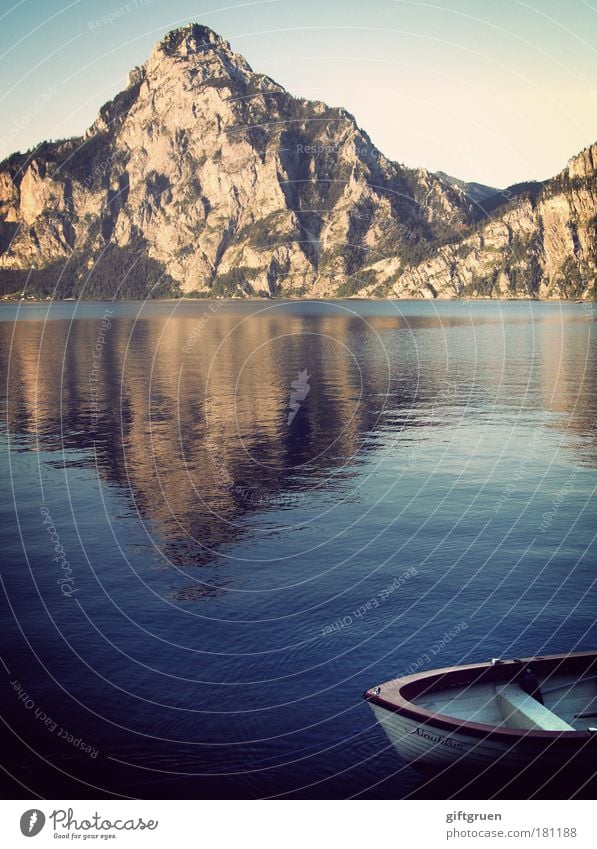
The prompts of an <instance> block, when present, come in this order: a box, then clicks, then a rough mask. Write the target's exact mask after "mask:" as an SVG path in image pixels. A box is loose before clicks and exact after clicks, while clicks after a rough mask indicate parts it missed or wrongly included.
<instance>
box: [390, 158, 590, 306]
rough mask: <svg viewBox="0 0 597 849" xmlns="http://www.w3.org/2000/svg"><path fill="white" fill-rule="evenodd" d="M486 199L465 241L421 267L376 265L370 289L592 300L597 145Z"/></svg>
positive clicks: (440, 249) (427, 294)
mask: <svg viewBox="0 0 597 849" xmlns="http://www.w3.org/2000/svg"><path fill="white" fill-rule="evenodd" d="M502 198H503V200H502ZM511 198H513V199H512V200H511ZM490 200H492V201H493V202H492V203H491V204H490V206H491V207H495V209H494V210H493V211H492V212H491V213H490V214H489V215H487V216H485V215H483V216H482V217H481V219H480V221H479V222H478V223H477V225H476V226H475V227H472V228H471V230H470V233H469V234H467V236H466V237H465V238H462V239H459V240H457V241H455V242H454V243H452V244H446V245H443V246H438V247H437V249H436V250H435V251H434V252H433V254H432V255H431V256H430V257H429V258H428V259H426V260H425V261H423V262H421V263H419V264H410V265H405V264H404V263H400V262H397V261H396V260H394V261H382V262H378V263H376V264H375V266H374V270H375V274H376V278H375V279H376V285H377V286H379V285H380V284H382V285H383V286H384V287H385V290H387V291H388V292H390V293H391V294H392V295H393V296H394V297H420V296H425V297H438V296H439V297H461V296H468V297H522V298H528V297H538V298H594V297H595V283H596V276H597V275H596V272H597V144H595V145H592V146H590V147H588V148H586V149H585V150H583V151H582V152H581V153H580V154H578V156H575V157H574V158H573V159H571V160H570V162H569V163H568V166H567V168H566V169H565V170H564V171H563V172H562V173H561V174H560V175H558V176H557V177H555V178H554V179H553V180H548V181H546V182H545V183H543V184H536V186H534V187H532V186H528V187H526V188H525V190H523V191H522V192H521V193H517V192H511V191H508V190H506V191H505V192H502V193H498V195H497V201H496V198H492V199H490Z"/></svg>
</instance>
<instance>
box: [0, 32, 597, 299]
mask: <svg viewBox="0 0 597 849" xmlns="http://www.w3.org/2000/svg"><path fill="white" fill-rule="evenodd" d="M596 150H597V146H596V145H592V146H590V147H589V148H587V149H586V150H585V151H582V152H581V153H580V154H578V155H577V157H575V158H573V160H570V163H569V165H568V169H565V170H564V171H563V172H562V173H561V174H560V175H558V176H557V177H556V178H554V180H551V181H545V183H543V184H541V187H540V188H539V189H538V191H537V192H534V190H531V189H528V188H526V187H525V188H523V189H521V190H520V191H511V190H514V188H515V187H510V190H504V191H502V192H497V193H495V192H494V193H493V194H491V192H490V187H484V186H480V188H479V190H478V191H481V194H484V193H485V194H486V196H485V197H480V196H477V197H473V196H472V194H471V195H469V194H467V191H466V186H472V185H473V184H466V183H464V182H463V181H459V180H457V179H456V178H449V177H447V175H444V174H443V173H442V174H439V175H438V174H433V173H431V172H429V171H426V170H425V169H423V168H418V169H412V168H406V167H405V166H404V165H401V164H399V163H397V162H393V161H391V160H389V159H388V158H387V157H385V156H384V154H383V153H382V152H381V151H379V150H378V149H377V148H376V147H375V145H374V144H373V143H372V142H371V139H370V138H369V136H368V135H367V133H366V132H365V131H364V130H362V129H361V128H360V127H359V126H358V125H357V123H356V121H355V119H354V117H353V116H352V115H350V113H348V112H347V111H346V110H344V109H342V108H339V107H329V106H327V105H326V104H324V103H322V102H321V101H309V100H306V99H303V98H299V97H293V96H292V95H290V94H289V93H288V92H287V91H286V90H285V89H284V88H283V87H282V86H280V85H279V84H278V83H276V82H275V81H274V80H272V79H271V78H270V77H269V76H267V75H264V74H259V73H257V72H254V71H253V70H252V68H251V66H250V65H249V64H248V63H247V62H246V60H245V59H244V57H242V56H241V55H240V54H237V53H235V52H234V51H233V50H232V48H231V47H230V45H229V43H228V42H227V41H225V40H224V39H223V38H222V37H221V36H219V35H217V34H216V33H215V32H213V31H212V30H211V29H209V28H208V27H203V26H200V25H199V24H190V25H189V26H187V27H181V28H178V29H176V30H173V31H171V32H170V33H168V34H167V35H166V36H165V37H164V38H163V39H162V40H161V41H160V42H158V44H157V45H156V46H155V48H154V50H153V51H152V53H151V55H150V57H149V58H148V60H147V61H146V62H145V63H144V65H142V66H141V67H137V68H134V69H133V70H132V71H131V72H130V74H129V80H128V85H127V87H126V88H125V89H124V90H123V91H122V92H120V93H118V94H117V95H116V96H115V97H114V98H113V99H112V100H111V101H109V102H108V103H106V104H105V105H104V106H103V107H102V108H101V109H100V112H99V115H98V117H97V119H96V120H95V122H94V123H93V124H92V126H91V127H90V128H89V129H88V130H87V131H86V133H85V134H84V135H83V136H80V137H77V138H74V139H67V140H63V141H58V142H44V143H42V144H41V145H39V146H37V147H36V148H35V149H34V150H33V151H32V152H29V153H26V154H20V153H15V154H12V155H11V156H10V157H8V158H7V159H5V160H4V161H3V162H2V163H0V291H1V292H3V293H4V294H5V295H6V294H8V295H12V294H18V293H20V292H23V291H25V292H29V293H31V294H33V295H38V296H48V295H52V296H57V297H68V296H70V297H72V296H77V297H100V296H101V297H156V296H177V295H181V294H187V295H189V294H190V295H195V296H199V297H208V296H214V297H219V296H245V297H246V296H263V297H276V296H299V297H300V296H308V297H333V296H355V295H358V296H366V297H378V296H381V297H460V296H463V295H465V296H473V297H487V296H500V297H501V296H514V297H529V296H531V297H575V298H576V297H583V298H584V297H592V296H593V294H594V286H595V269H596V250H595V245H596V243H597V237H596V235H595V200H596V181H595V172H596V170H597V169H596V167H595V166H596V162H597V154H596ZM579 157H580V158H581V159H582V162H583V163H584V164H583V166H582V167H581V166H579V167H578V168H577V170H576V171H575V173H574V176H570V175H568V177H567V178H566V177H565V176H564V175H565V174H566V173H567V172H568V170H569V169H570V168H571V167H572V166H571V163H572V162H573V161H574V160H575V159H578V158H579ZM583 157H584V158H583ZM581 172H582V173H581ZM479 185H480V184H479ZM529 185H530V184H529ZM525 186H526V184H525ZM475 191H477V189H475ZM492 199H493V200H492ZM556 201H557V202H556ZM488 203H490V204H491V203H492V204H493V207H492V208H491V213H492V215H491V217H489V218H487V217H485V218H484V217H483V214H484V213H485V210H484V209H483V205H484V204H488ZM479 210H481V212H480V211H479ZM537 210H539V211H537ZM546 222H547V224H546ZM544 236H545V238H544ZM517 239H518V242H517ZM519 242H520V244H519ZM506 260H508V261H506Z"/></svg>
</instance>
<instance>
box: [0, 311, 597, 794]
mask: <svg viewBox="0 0 597 849" xmlns="http://www.w3.org/2000/svg"><path fill="white" fill-rule="evenodd" d="M594 317H595V308H594V306H593V305H591V304H585V305H580V304H579V305H576V304H571V303H556V302H552V303H538V302H534V303H531V302H520V301H519V302H506V301H502V302H489V301H478V302H451V301H450V302H449V301H445V302H404V301H395V302H359V301H336V302H310V301H306V302H284V301H280V302H278V301H276V302H244V301H243V302H241V301H232V302H222V301H159V302H149V303H141V302H138V303H137V302H126V303H123V302H120V303H111V302H110V303H109V302H106V303H103V302H102V303H98V302H85V303H75V302H62V303H53V304H51V305H48V304H44V303H23V304H16V303H15V304H9V303H5V304H2V305H0V347H1V360H0V376H1V379H2V390H1V391H2V441H3V448H4V449H5V450H3V451H2V464H3V468H2V502H1V507H2V522H1V524H0V533H1V534H2V562H3V570H2V572H3V582H4V592H5V598H4V599H3V607H2V630H3V635H4V640H3V643H4V649H3V655H2V656H3V662H4V664H5V666H4V669H2V670H1V673H2V676H3V678H4V683H3V684H2V687H3V699H2V701H3V704H4V705H5V709H4V716H5V719H6V722H7V724H8V727H9V729H10V730H5V743H4V747H3V748H4V749H5V752H6V757H5V763H7V766H8V769H10V771H11V772H12V774H13V776H14V780H13V781H8V784H7V788H8V789H7V791H6V795H9V796H10V795H12V796H14V797H16V798H24V797H26V796H30V795H33V794H39V795H40V796H43V797H48V798H75V799H76V798H84V797H89V798H97V797H98V796H100V797H101V796H103V795H114V796H125V797H127V796H128V797H140V798H149V797H156V798H157V797H166V798H168V797H173V798H193V797H196V798H197V797H199V798H201V797H210V796H213V797H219V796H228V797H231V798H236V797H269V796H280V797H287V796H295V797H299V796H300V797H318V798H344V797H349V796H357V797H384V798H387V797H405V796H409V795H410V794H414V795H415V796H426V795H428V796H432V795H440V796H441V794H442V792H446V791H445V790H442V789H441V787H438V786H436V785H435V784H434V783H433V782H428V781H425V780H424V779H423V778H422V777H421V776H419V775H418V774H417V773H416V772H414V771H413V770H411V769H410V768H409V767H407V766H406V765H405V764H403V763H402V762H401V760H400V759H399V757H398V755H397V754H396V753H395V752H394V750H393V749H391V748H390V746H389V743H388V741H387V739H386V737H385V735H384V734H383V732H382V730H381V729H380V728H379V726H377V725H376V724H375V722H374V719H373V714H372V713H371V711H370V709H369V708H368V707H367V705H366V704H365V703H364V702H363V700H362V698H361V693H362V692H363V690H365V689H366V688H367V687H369V686H371V685H373V684H376V683H379V682H382V681H385V680H387V679H388V678H391V677H394V676H396V675H398V674H400V673H406V672H407V671H414V670H415V669H424V668H434V667H440V666H448V665H451V664H458V663H466V662H473V661H483V660H487V659H489V658H491V657H519V656H524V655H533V654H542V653H543V654H545V653H549V652H559V651H572V650H582V649H589V648H594V646H595V636H596V634H595V624H594V623H595V593H594V589H593V586H594V578H595V568H594V563H595V541H594V539H595V538H594V529H595V517H594V504H593V503H592V501H591V497H592V494H593V489H594V481H595V475H594V469H595V462H596V459H597V452H596V443H595V425H594V422H595V405H596V401H595V399H596V393H595V380H596V369H595V336H594V332H593V328H594ZM11 682H13V683H11ZM451 792H457V790H456V788H455V786H454V785H452V788H451ZM468 795H469V797H470V796H471V790H470V789H469V791H468ZM563 795H566V794H565V791H563ZM472 797H473V798H476V797H478V796H476V795H475V791H474V790H473V791H472Z"/></svg>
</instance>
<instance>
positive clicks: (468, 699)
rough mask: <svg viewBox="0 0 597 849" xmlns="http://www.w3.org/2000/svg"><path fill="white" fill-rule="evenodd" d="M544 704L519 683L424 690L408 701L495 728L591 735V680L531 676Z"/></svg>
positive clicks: (595, 718)
mask: <svg viewBox="0 0 597 849" xmlns="http://www.w3.org/2000/svg"><path fill="white" fill-rule="evenodd" d="M537 683H538V685H539V692H540V694H541V697H542V698H543V702H544V704H541V702H540V701H539V700H538V699H536V698H534V696H531V695H529V694H528V693H527V692H525V690H523V688H522V687H521V686H520V684H518V683H516V682H510V683H490V682H487V683H481V682H479V683H472V684H469V685H462V684H461V685H459V686H457V687H446V688H442V689H437V690H431V691H427V693H424V694H421V695H420V696H417V697H416V698H414V699H413V702H414V703H415V704H417V705H419V706H420V707H423V708H425V709H427V710H429V711H431V712H432V713H435V714H443V715H445V716H451V717H456V718H457V719H464V720H468V721H469V722H478V723H481V724H483V725H492V726H496V725H497V726H501V727H503V728H518V729H526V730H542V731H588V730H590V729H593V728H594V729H595V730H596V733H597V678H596V677H595V676H590V677H580V678H579V676H578V675H570V674H568V675H567V674H555V675H550V676H549V677H547V678H546V679H543V680H542V678H541V676H537Z"/></svg>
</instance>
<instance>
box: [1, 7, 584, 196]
mask: <svg viewBox="0 0 597 849" xmlns="http://www.w3.org/2000/svg"><path fill="white" fill-rule="evenodd" d="M117 12H120V14H119V16H118V17H117V18H116V19H115V20H114V21H113V22H107V21H106V20H104V21H102V20H101V19H102V18H103V16H106V15H109V14H115V13H117ZM189 21H197V22H198V23H201V24H205V25H207V26H210V27H212V29H215V30H216V32H219V33H220V35H222V36H223V37H224V38H226V39H228V40H229V41H230V42H231V44H232V47H233V48H234V49H235V50H237V51H238V52H240V53H242V54H244V56H245V57H246V58H247V60H248V61H249V63H250V64H251V65H252V66H253V68H254V69H255V70H258V71H262V72H264V73H267V74H269V75H270V76H271V77H273V78H274V79H276V80H277V81H278V82H280V83H281V84H282V85H284V86H285V87H286V88H288V89H289V90H290V91H291V92H292V93H293V94H297V95H301V96H304V97H310V98H313V99H319V100H324V101H326V102H327V103H329V104H332V105H342V106H345V107H346V108H347V109H348V110H349V111H351V112H352V113H353V114H354V115H355V116H356V118H357V121H358V122H359V124H360V125H361V126H362V127H363V128H364V129H365V130H367V132H368V133H369V134H370V135H371V137H372V139H373V141H374V142H375V143H376V144H377V145H378V147H380V148H381V150H383V152H384V153H386V154H387V155H388V156H390V157H391V158H392V159H396V160H398V161H400V162H404V163H406V164H407V165H411V166H417V165H422V166H424V167H426V168H430V169H431V170H440V169H441V170H443V171H447V172H448V173H451V174H453V175H455V176H458V177H462V178H464V179H469V180H478V181H481V182H486V183H489V184H492V185H496V186H504V185H506V184H508V183H512V182H515V181H517V180H522V179H529V178H536V179H541V178H543V177H547V176H551V175H553V174H555V173H557V171H559V170H560V169H561V168H562V167H563V166H564V165H565V163H566V160H567V159H568V158H569V157H570V156H571V155H573V154H574V153H576V152H577V151H578V150H580V149H581V148H582V147H584V146H585V145H587V144H589V143H591V142H592V141H594V140H595V139H596V138H597V47H596V45H597V0H591V2H588V1H587V0H567V2H563V0H531V2H519V0H499V2H498V0H491V2H489V0H433V2H429V3H423V2H416V0H413V2H408V1H407V0H369V2H367V0H360V2H359V1H358V0H343V2H340V0H303V2H297V0H264V2H251V3H246V2H245V3H242V2H241V3H236V4H235V3H234V2H228V3H226V4H224V3H222V2H218V0H206V2H193V1H192V0H14V2H13V0H0V110H1V112H0V115H1V122H0V157H3V156H6V155H7V154H9V153H11V152H12V151H13V150H19V149H20V150H26V149H27V148H29V147H31V146H32V145H34V144H35V143H37V142H38V141H41V140H42V139H44V138H61V137H64V136H69V135H76V134H79V133H81V132H82V131H83V130H84V129H85V128H86V127H87V126H88V125H89V124H91V123H92V121H93V120H94V118H95V115H96V113H97V111H98V108H99V107H100V105H101V104H102V103H104V102H105V101H106V100H108V99H110V98H111V97H112V96H113V95H114V94H115V93H116V92H117V91H119V90H120V89H121V88H123V86H124V83H125V80H126V77H127V73H128V71H129V69H130V68H132V67H133V66H134V65H138V64H141V63H142V62H144V61H145V59H146V58H147V56H148V55H149V53H150V52H151V49H152V47H153V45H154V43H155V42H156V41H157V40H158V39H160V38H161V37H162V36H163V35H164V33H166V32H167V31H168V30H169V29H172V28H174V27H175V26H180V25H182V24H185V23H188V22H189Z"/></svg>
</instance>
